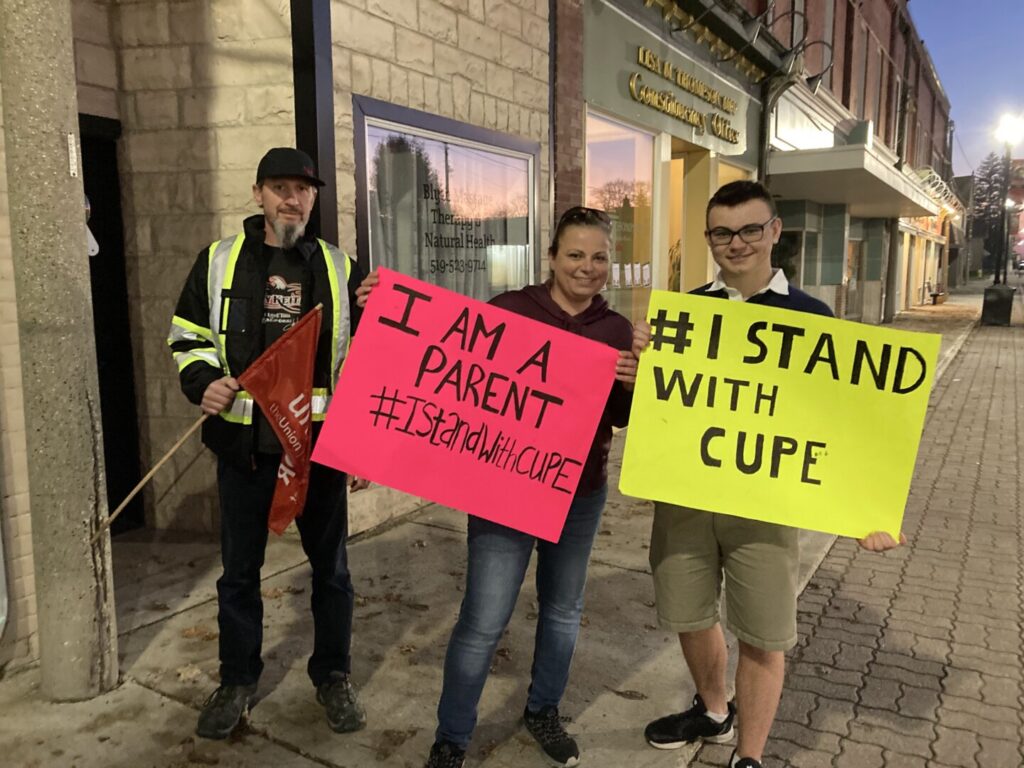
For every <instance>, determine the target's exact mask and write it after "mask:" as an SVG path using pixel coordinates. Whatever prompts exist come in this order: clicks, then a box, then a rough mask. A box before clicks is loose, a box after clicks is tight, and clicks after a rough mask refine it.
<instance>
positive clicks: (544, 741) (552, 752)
mask: <svg viewBox="0 0 1024 768" xmlns="http://www.w3.org/2000/svg"><path fill="white" fill-rule="evenodd" d="M523 722H524V723H525V724H526V730H528V731H529V732H530V735H531V736H533V738H534V739H536V741H537V744H538V745H539V746H540V748H541V749H542V750H544V754H545V755H547V756H548V759H549V760H550V761H551V762H552V763H553V764H554V765H558V766H573V765H579V763H580V748H579V747H578V746H577V745H576V740H575V739H574V738H573V737H572V736H570V735H569V734H568V733H567V732H566V730H565V726H564V725H562V718H561V717H559V715H558V707H544V708H543V709H541V711H540V712H531V711H530V710H529V709H524V710H523Z"/></svg>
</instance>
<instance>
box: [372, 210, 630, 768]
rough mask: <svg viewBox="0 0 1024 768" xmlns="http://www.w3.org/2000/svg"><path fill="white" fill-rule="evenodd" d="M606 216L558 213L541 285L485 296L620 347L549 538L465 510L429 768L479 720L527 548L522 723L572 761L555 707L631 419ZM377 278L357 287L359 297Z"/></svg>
mask: <svg viewBox="0 0 1024 768" xmlns="http://www.w3.org/2000/svg"><path fill="white" fill-rule="evenodd" d="M610 254H611V221H610V220H609V218H608V215H607V214H606V213H605V212H604V211H599V210H595V209H593V208H584V207H576V208H571V209H569V210H568V211H566V212H565V214H564V215H563V216H562V218H561V219H560V220H559V222H558V226H557V227H556V228H555V233H554V236H553V238H552V242H551V247H550V248H549V249H548V257H549V258H550V266H551V276H550V278H549V279H548V281H547V282H546V283H544V284H542V285H531V286H527V287H526V288H523V289H521V290H517V291H507V292H505V293H502V294H500V295H498V296H496V297H494V298H493V299H492V300H491V304H493V305H495V306H497V307H502V308H503V309H507V310H509V311H511V312H515V313H517V314H520V315H524V316H526V317H530V318H533V319H534V320H538V321H540V322H542V323H547V324H548V325H552V326H554V327H556V328H561V329H562V330H565V331H569V332H570V333H575V334H578V335H580V336H583V337H585V338H588V339H593V340H595V341H600V342H603V343H605V344H608V345H609V346H612V347H614V348H615V349H617V350H619V361H618V364H617V368H616V376H615V378H616V381H615V383H614V385H613V386H612V390H611V393H610V394H609V397H608V402H607V403H606V404H605V408H604V413H603V414H602V415H601V421H600V424H599V425H598V428H597V433H596V434H595V435H594V442H593V444H592V445H591V447H590V452H589V454H588V456H587V461H586V463H585V464H584V466H583V470H582V473H581V476H580V482H579V486H578V487H577V490H576V495H575V496H574V497H573V501H572V504H571V506H570V507H569V513H568V516H567V517H566V521H565V527H564V528H563V530H562V536H561V538H560V539H559V541H558V543H557V544H552V543H551V542H548V541H543V540H538V539H536V538H535V537H533V536H530V535H528V534H525V533H521V532H520V531H515V530H513V529H511V528H507V527H505V526H503V525H498V524H497V523H492V522H490V521H488V520H483V519H481V518H478V517H472V516H470V518H469V541H468V547H469V552H468V558H467V559H468V563H467V571H466V590H465V596H464V597H463V600H462V607H461V609H460V610H459V618H458V621H457V622H456V624H455V629H454V630H453V631H452V636H451V640H450V641H449V643H448V652H447V655H446V657H445V664H444V685H443V689H442V691H441V701H440V703H439V704H438V707H437V718H438V726H437V731H436V733H435V742H434V745H433V747H432V748H431V750H430V757H429V758H428V760H427V764H426V768H461V766H462V765H463V762H464V756H465V751H466V747H467V746H468V744H469V740H470V737H471V736H472V734H473V728H474V727H475V726H476V718H477V704H478V702H479V701H480V695H481V693H482V692H483V687H484V683H485V682H486V681H487V673H488V671H489V670H490V666H491V662H492V660H493V658H494V652H495V650H496V648H497V646H498V641H499V640H500V639H501V636H502V634H503V633H504V631H505V627H506V625H507V624H508V621H509V618H510V617H511V615H512V609H513V608H514V607H515V604H516V599H517V598H518V597H519V591H520V589H521V587H522V584H523V577H524V576H525V574H526V569H527V566H528V565H529V563H530V557H531V556H532V554H533V550H534V548H535V547H536V549H537V598H538V603H539V612H538V618H537V635H536V641H535V647H534V656H533V668H532V670H531V681H530V689H529V694H528V696H527V700H526V708H525V710H524V712H523V721H524V722H525V724H526V728H527V730H528V731H529V732H530V734H531V735H532V736H533V737H534V738H535V739H536V740H537V743H538V744H539V745H540V747H541V749H543V750H544V752H545V754H546V755H547V756H548V757H549V758H551V759H552V760H553V761H554V762H555V763H556V764H558V765H566V766H571V765H576V764H577V763H578V762H579V748H578V747H577V745H576V741H575V740H574V739H573V738H572V737H571V736H570V735H569V734H568V733H566V731H565V728H564V726H563V725H562V720H561V718H560V717H559V714H558V704H559V702H560V701H561V699H562V694H563V693H564V691H565V687H566V683H567V682H568V678H569V666H570V664H571V662H572V656H573V651H574V650H575V648H576V636H577V633H578V631H579V625H580V617H581V615H582V613H583V590H584V586H585V585H586V581H587V563H588V560H589V559H590V550H591V546H592V545H593V542H594V536H595V534H596V533H597V528H598V525H599V523H600V521H601V512H602V511H603V510H604V504H605V499H606V497H607V493H608V484H607V476H608V450H609V448H610V446H611V440H612V427H613V426H615V427H623V426H625V425H626V422H627V420H628V418H629V408H630V404H631V401H632V390H633V384H634V382H635V381H636V358H635V357H634V356H633V354H632V352H631V351H630V348H631V346H632V339H633V336H632V333H633V330H632V326H631V325H630V323H629V321H628V320H627V319H626V318H625V317H623V316H622V315H620V314H618V313H617V312H614V311H613V310H612V309H610V308H609V306H608V302H606V301H605V300H604V298H603V297H602V296H601V289H602V288H603V287H604V285H605V283H606V282H607V280H608V269H609V264H610V260H611V256H610ZM376 282H377V276H376V274H371V275H370V276H369V277H368V278H366V280H365V281H364V282H363V285H362V286H361V287H360V288H359V290H358V291H357V294H358V295H359V297H360V299H359V302H360V304H361V305H362V304H365V299H366V296H368V294H369V292H370V290H372V287H373V286H374V285H375V284H376Z"/></svg>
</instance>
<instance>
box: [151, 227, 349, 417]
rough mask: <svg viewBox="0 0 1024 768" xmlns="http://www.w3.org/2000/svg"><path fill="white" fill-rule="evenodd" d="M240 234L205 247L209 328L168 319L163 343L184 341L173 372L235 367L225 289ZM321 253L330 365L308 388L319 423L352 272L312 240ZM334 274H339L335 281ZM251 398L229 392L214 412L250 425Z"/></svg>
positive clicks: (340, 256)
mask: <svg viewBox="0 0 1024 768" xmlns="http://www.w3.org/2000/svg"><path fill="white" fill-rule="evenodd" d="M244 242H245V235H244V234H238V235H235V236H234V237H229V238H227V239H224V240H218V241H217V242H215V243H213V244H212V245H211V246H210V247H209V249H208V255H209V261H208V270H207V283H206V294H207V298H208V301H209V315H208V318H209V320H208V322H209V327H204V326H201V325H199V324H198V323H195V322H192V321H190V320H187V319H186V318H183V317H179V316H178V315H175V316H174V318H173V319H172V320H171V332H170V336H169V337H168V339H167V343H168V344H169V345H174V344H175V343H178V342H188V347H187V348H186V349H180V345H179V349H180V351H176V352H174V353H173V354H174V360H175V363H176V364H177V366H178V371H179V373H180V372H181V371H183V370H184V369H185V368H187V367H188V366H190V365H193V364H195V363H203V364H205V365H210V366H213V367H214V368H219V369H220V370H222V371H223V372H224V375H226V376H235V375H238V374H239V373H241V371H232V370H231V365H230V363H229V356H228V349H227V348H228V330H229V329H228V318H229V317H231V300H232V299H231V289H232V286H233V284H234V279H235V267H236V265H237V264H238V256H239V254H240V253H241V252H242V245H243V244H244ZM317 243H318V244H319V245H320V251H321V253H322V254H323V257H324V264H325V265H326V271H327V277H328V281H329V282H330V289H331V310H332V311H331V316H330V317H329V318H324V319H325V321H327V322H329V323H330V328H331V367H330V376H329V377H328V381H327V382H326V383H327V386H321V387H316V386H314V387H313V392H312V418H313V421H323V419H324V416H325V414H326V413H327V407H328V406H329V405H330V402H331V395H332V394H333V392H334V386H335V384H336V383H337V380H338V373H339V372H340V370H341V365H342V363H343V362H344V360H345V355H346V352H347V350H348V344H349V327H350V326H349V306H348V278H349V275H350V274H351V272H352V261H351V259H349V258H348V256H346V255H345V253H344V252H343V251H341V250H340V249H338V248H335V247H334V246H332V245H330V244H329V243H327V242H325V241H323V240H319V239H318V240H317ZM339 275H344V278H343V282H340V283H339V279H338V278H339ZM252 415H253V400H252V397H251V396H250V395H249V393H248V392H245V391H244V390H242V391H239V392H237V393H236V394H235V399H234V402H232V404H231V407H230V408H226V409H224V410H223V411H221V413H220V417H221V418H222V419H224V420H225V421H228V422H231V423H234V424H252Z"/></svg>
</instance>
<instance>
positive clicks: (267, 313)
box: [256, 245, 310, 453]
mask: <svg viewBox="0 0 1024 768" xmlns="http://www.w3.org/2000/svg"><path fill="white" fill-rule="evenodd" d="M263 250H264V253H265V254H267V255H268V256H269V257H270V260H269V264H268V266H267V282H266V285H265V286H264V291H263V323H262V325H263V348H264V349H266V348H267V347H269V346H270V345H271V344H273V343H274V342H275V341H277V340H278V339H279V338H281V336H282V335H284V332H285V331H287V330H288V329H289V328H291V327H292V326H293V325H294V324H295V323H296V322H297V321H298V320H299V318H300V317H302V315H303V313H304V312H305V311H306V309H307V307H306V305H305V299H306V296H307V294H308V293H309V291H308V288H309V283H310V280H309V265H308V264H307V263H306V261H305V259H303V258H302V256H301V255H300V254H299V252H298V251H297V250H295V249H294V248H291V249H289V250H287V251H285V250H282V249H281V248H276V247H274V246H271V245H264V246H263ZM256 450H257V451H259V452H260V453H280V452H281V443H280V442H279V441H278V439H277V435H275V434H274V430H273V429H272V428H271V426H270V423H269V422H267V420H266V417H265V416H263V415H262V414H261V415H260V419H259V422H258V424H257V427H256Z"/></svg>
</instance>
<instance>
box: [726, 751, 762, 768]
mask: <svg viewBox="0 0 1024 768" xmlns="http://www.w3.org/2000/svg"><path fill="white" fill-rule="evenodd" d="M734 761H735V762H734ZM728 765H729V768H761V763H760V762H758V761H757V760H755V759H754V758H752V757H741V758H740V759H739V760H736V750H735V749H734V750H733V751H732V755H730V756H729V763H728Z"/></svg>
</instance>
